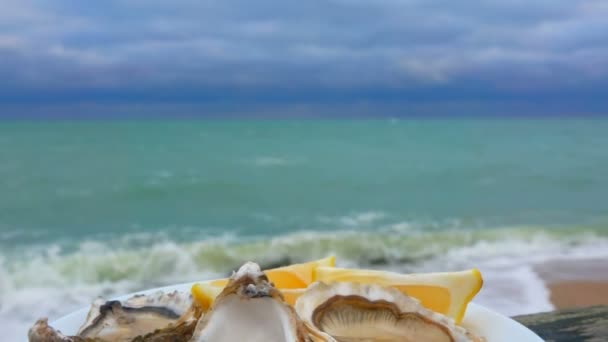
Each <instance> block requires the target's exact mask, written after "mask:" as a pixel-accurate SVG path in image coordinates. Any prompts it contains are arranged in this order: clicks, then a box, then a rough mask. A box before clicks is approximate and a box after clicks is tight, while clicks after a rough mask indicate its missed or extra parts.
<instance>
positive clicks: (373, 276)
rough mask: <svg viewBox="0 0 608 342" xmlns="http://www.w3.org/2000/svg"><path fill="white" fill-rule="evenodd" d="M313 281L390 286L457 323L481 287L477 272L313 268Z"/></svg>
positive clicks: (481, 281) (473, 270) (480, 279)
mask: <svg viewBox="0 0 608 342" xmlns="http://www.w3.org/2000/svg"><path fill="white" fill-rule="evenodd" d="M314 272H315V273H314V279H313V280H314V281H322V282H326V283H331V282H357V283H364V284H378V285H383V286H390V287H394V288H396V289H397V290H399V291H401V292H402V293H405V294H406V295H408V296H410V297H413V298H416V299H418V300H419V301H420V303H421V304H422V305H423V306H425V307H426V308H428V309H430V310H433V311H435V312H438V313H441V314H444V315H446V316H448V317H451V318H453V319H454V320H455V321H456V323H460V322H461V321H462V318H463V316H464V313H465V311H466V308H467V305H468V304H469V302H470V301H471V300H472V299H473V297H474V296H475V295H476V294H477V293H478V292H479V290H480V289H481V286H482V284H483V279H482V278H481V273H480V272H479V270H477V269H471V270H468V271H462V272H446V273H420V274H399V273H392V272H385V271H372V270H360V269H344V268H333V267H317V268H316V269H315V271H314Z"/></svg>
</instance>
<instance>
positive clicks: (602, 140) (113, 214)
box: [0, 119, 608, 341]
mask: <svg viewBox="0 0 608 342" xmlns="http://www.w3.org/2000/svg"><path fill="white" fill-rule="evenodd" d="M327 255H335V256H336V257H337V264H338V266H343V267H366V268H372V269H381V270H392V271H398V272H408V273H409V272H440V271H454V270H463V269H468V268H472V267H477V268H479V269H480V270H481V272H482V274H483V275H484V279H485V283H484V288H483V289H482V291H481V293H480V294H479V295H478V296H477V297H476V299H475V301H476V302H477V303H479V304H482V305H485V306H488V307H490V308H492V309H494V310H497V311H499V312H501V313H503V314H506V315H517V314H525V313H532V312H538V311H546V310H551V309H552V308H553V307H552V305H551V303H550V302H549V294H548V292H547V288H546V284H545V283H544V281H543V280H542V278H540V276H539V274H538V272H536V270H535V269H537V268H538V267H539V265H542V264H543V263H544V262H546V261H549V260H556V259H558V260H559V259H567V260H573V259H584V258H595V259H600V260H602V259H603V260H606V261H607V262H608V120H601V119H585V120H575V119H540V120H532V119H486V120H484V119H430V120H414V119H406V120H405V119H386V120H384V119H382V120H380V119H379V120H336V121H332V120H277V121H264V120H231V121H222V120H215V121H213V120H211V121H205V120H191V121H189V120H179V121H165V120H147V121H144V120H140V121H47V122H7V121H5V122H0V330H1V331H2V334H3V336H4V338H7V341H18V340H22V339H23V338H24V337H25V333H26V331H27V329H28V327H29V326H31V325H32V324H33V323H34V321H35V320H36V319H37V318H39V317H49V318H50V319H51V320H53V319H57V318H59V317H61V316H62V315H64V314H67V313H69V312H71V311H73V310H75V309H79V308H82V307H86V306H88V305H89V303H91V302H92V301H93V300H94V299H95V298H96V297H98V296H102V297H105V298H111V297H113V296H116V295H121V294H125V293H130V292H134V291H139V290H144V289H148V288H152V287H158V286H163V285H169V284H174V283H182V282H190V281H196V280H204V279H210V278H214V277H223V276H226V275H228V274H229V273H230V272H231V271H232V270H233V269H235V268H237V267H238V266H239V265H240V264H241V263H242V262H244V261H247V260H253V261H257V262H258V263H260V264H261V265H263V266H267V267H272V266H277V265H283V264H288V263H293V262H303V261H308V260H313V259H317V258H321V257H324V256H327Z"/></svg>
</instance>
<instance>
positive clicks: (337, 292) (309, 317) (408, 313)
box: [295, 282, 481, 342]
mask: <svg viewBox="0 0 608 342" xmlns="http://www.w3.org/2000/svg"><path fill="white" fill-rule="evenodd" d="M295 308H296V312H297V313H298V315H299V316H300V317H301V318H302V319H303V320H304V322H305V324H306V327H307V328H308V329H309V331H310V335H311V337H312V338H313V340H315V341H340V342H354V341H386V342H388V341H395V342H397V341H399V342H419V341H425V342H435V341H437V342H444V341H445V342H465V341H466V342H468V341H481V340H480V339H478V338H476V337H475V336H473V335H471V334H470V333H468V332H467V331H466V330H465V329H464V328H462V327H459V326H456V325H455V324H454V321H453V320H452V319H450V318H448V317H445V316H443V315H441V314H438V313H435V312H432V311H430V310H428V309H426V308H424V307H422V306H421V305H420V304H419V302H418V301H416V300H415V299H413V298H410V297H408V296H406V295H404V294H402V293H401V292H399V291H397V290H395V289H392V288H388V287H382V286H379V285H370V284H358V283H339V282H336V283H332V284H330V285H328V284H325V283H315V284H313V285H311V287H309V289H308V290H307V291H306V292H305V293H304V294H303V295H302V296H301V297H300V298H299V299H298V300H297V302H296V305H295Z"/></svg>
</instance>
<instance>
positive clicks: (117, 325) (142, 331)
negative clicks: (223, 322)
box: [28, 291, 202, 342]
mask: <svg viewBox="0 0 608 342" xmlns="http://www.w3.org/2000/svg"><path fill="white" fill-rule="evenodd" d="M201 315H202V310H201V309H200V308H199V307H198V305H196V304H193V303H192V299H191V297H190V295H189V294H187V293H182V292H177V291H176V292H172V293H163V292H157V293H155V294H153V295H137V296H134V297H131V298H129V299H127V300H126V301H124V302H120V301H108V302H104V301H103V300H98V301H96V302H95V303H93V305H92V307H91V310H90V311H89V313H88V315H87V319H86V321H85V323H84V324H83V325H82V327H81V328H80V330H79V331H78V334H77V335H76V336H65V335H63V334H61V333H60V332H59V331H56V330H54V329H53V328H51V327H50V326H49V325H48V323H47V320H46V319H42V320H39V321H38V322H36V324H35V325H34V326H33V327H32V328H31V329H30V331H29V333H28V337H29V340H30V342H105V341H108V342H110V341H112V342H114V341H116V342H127V341H133V340H135V341H162V340H161V339H158V336H167V335H168V334H172V335H173V338H174V339H172V340H170V341H188V340H189V339H190V337H191V336H192V333H193V331H194V328H195V326H196V322H197V321H198V319H199V318H200V317H201ZM178 337H179V338H183V339H178ZM142 338H143V339H142Z"/></svg>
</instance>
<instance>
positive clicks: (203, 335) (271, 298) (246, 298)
mask: <svg viewBox="0 0 608 342" xmlns="http://www.w3.org/2000/svg"><path fill="white" fill-rule="evenodd" d="M245 341H247V342H304V341H308V339H307V332H306V329H305V327H304V325H303V324H302V322H301V321H300V319H299V317H298V315H297V314H296V313H295V311H294V309H293V308H292V307H291V306H289V305H287V304H286V303H285V301H284V300H283V296H282V295H281V293H280V292H279V290H277V289H276V288H275V287H274V286H273V285H272V283H270V282H269V281H268V278H267V277H266V275H265V274H264V273H263V272H262V271H261V270H260V267H259V266H258V265H257V264H255V263H252V262H248V263H246V264H245V265H243V266H242V267H241V268H240V269H239V270H238V272H236V273H235V274H233V276H232V277H231V278H230V282H229V283H228V285H226V287H225V288H224V290H223V291H222V293H220V295H219V296H218V297H217V298H216V300H215V301H214V303H213V306H212V307H211V308H210V310H209V311H208V312H207V314H205V316H204V317H203V318H202V319H201V320H200V321H199V323H198V325H197V327H196V330H195V333H194V336H193V338H192V341H191V342H245Z"/></svg>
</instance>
